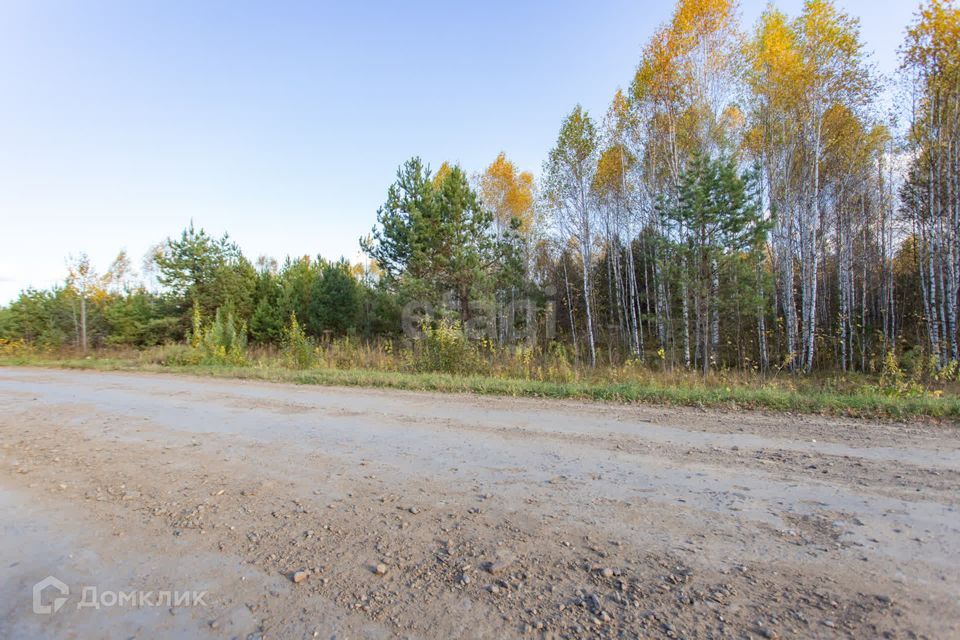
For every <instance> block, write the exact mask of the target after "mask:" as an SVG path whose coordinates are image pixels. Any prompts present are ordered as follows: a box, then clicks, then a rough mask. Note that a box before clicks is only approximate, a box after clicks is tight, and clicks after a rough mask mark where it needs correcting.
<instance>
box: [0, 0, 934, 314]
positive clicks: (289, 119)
mask: <svg viewBox="0 0 960 640" xmlns="http://www.w3.org/2000/svg"><path fill="white" fill-rule="evenodd" d="M838 2H839V4H840V6H842V7H844V8H845V9H846V10H848V11H849V12H850V13H852V14H854V15H856V16H859V17H860V18H861V20H862V32H863V37H864V40H865V41H866V43H867V48H868V49H869V50H871V51H873V52H875V54H876V55H875V57H874V61H875V62H876V64H877V66H878V68H879V69H880V70H881V71H891V70H892V69H893V68H894V66H895V64H896V62H895V51H896V48H897V46H898V45H899V43H900V41H901V39H902V33H903V29H904V27H905V25H906V24H907V23H908V22H909V20H910V18H911V14H912V13H913V11H914V10H915V7H916V2H914V0H838ZM338 4H339V5H341V6H332V5H333V3H330V5H331V6H325V4H324V3H321V2H319V1H317V2H282V1H278V2H266V1H262V2H243V1H206V0H190V1H174V0H165V1H162V2H155V1H149V0H115V1H110V2H105V1H85V2H78V1H73V0H71V1H62V2H54V1H49V0H3V2H2V3H0V304H3V303H5V302H7V301H9V300H10V299H11V298H13V297H14V295H15V294H16V293H17V291H19V290H20V289H21V288H23V287H26V286H28V285H33V286H37V287H46V286H49V285H51V284H53V283H54V282H56V281H58V280H61V279H62V277H63V275H64V272H65V269H64V259H65V257H66V256H67V254H70V253H77V252H80V251H86V252H87V253H89V254H90V256H91V258H93V260H94V262H95V263H96V265H97V267H98V268H100V269H103V268H105V267H106V266H107V264H108V263H109V262H110V260H111V259H112V258H113V256H114V255H116V253H117V251H118V250H119V249H121V248H123V249H126V250H127V251H128V252H129V253H130V255H131V258H132V259H133V261H134V263H135V265H136V266H139V263H140V260H141V257H142V256H143V254H144V253H145V252H146V250H147V249H148V247H149V246H150V245H152V244H154V243H156V242H159V241H160V240H162V239H163V238H165V237H166V236H167V235H171V234H176V233H178V232H179V230H180V229H182V228H183V227H184V226H185V225H186V224H187V223H188V222H189V221H190V219H191V218H192V219H193V220H194V221H195V222H196V223H197V224H198V225H201V226H203V227H205V228H206V229H208V230H209V231H211V232H213V233H215V234H220V233H222V232H223V231H225V230H226V231H229V232H230V233H231V235H232V236H233V237H234V238H235V239H236V240H237V241H238V242H239V243H240V244H241V246H242V247H243V249H244V251H245V252H246V253H247V255H248V256H249V257H250V258H251V259H255V258H256V257H257V256H258V255H260V254H267V255H272V256H275V257H277V258H282V257H283V256H284V255H286V254H291V255H304V254H311V255H315V254H317V253H321V254H323V255H324V256H327V257H331V258H335V257H339V256H340V255H345V256H346V257H348V258H351V257H353V256H354V255H355V254H356V252H357V239H358V237H359V236H360V235H362V234H365V233H367V232H368V231H369V229H370V227H371V226H372V224H373V222H374V217H375V212H376V209H377V207H378V206H379V205H380V204H381V203H382V202H383V199H384V195H385V192H386V188H387V186H388V185H389V184H390V182H391V181H392V180H393V177H394V173H395V171H396V168H397V165H398V164H400V163H401V162H402V161H404V160H405V159H407V158H409V157H410V156H412V155H420V156H421V157H423V158H424V160H426V161H427V162H429V163H431V164H432V165H433V166H437V165H439V164H440V162H442V161H443V160H453V161H457V162H460V163H461V164H462V165H463V166H464V167H465V168H466V169H467V170H468V171H471V172H473V171H477V170H480V169H482V168H483V167H484V166H485V165H486V164H488V163H489V162H490V161H491V160H493V158H494V157H495V156H496V154H497V153H498V152H499V151H501V150H503V151H505V152H506V153H507V155H508V156H509V157H510V158H511V159H513V160H515V161H516V162H518V163H519V164H520V166H521V167H523V168H525V169H530V170H533V171H535V172H537V171H538V170H539V168H540V165H541V162H542V160H543V158H544V157H545V155H546V152H547V151H548V149H549V148H550V146H551V145H552V143H553V142H554V139H555V136H556V133H557V129H558V127H559V123H560V120H561V118H562V117H563V116H564V115H565V113H567V112H568V111H569V110H570V109H571V108H572V107H573V105H574V104H576V103H577V102H580V103H582V104H583V105H584V106H585V107H586V108H588V109H589V110H591V111H592V112H594V113H595V114H596V115H597V116H600V115H602V113H603V112H604V111H605V109H606V107H607V104H608V102H609V100H610V98H611V96H612V95H613V92H614V91H615V90H616V88H617V87H618V86H626V85H627V84H629V81H630V78H631V75H632V71H633V69H634V68H635V66H636V64H637V62H638V60H639V57H640V51H641V49H642V47H643V44H644V43H645V42H646V40H647V39H648V38H649V36H650V35H651V33H652V32H653V31H654V30H655V28H656V27H657V26H658V25H659V24H661V23H662V22H663V21H665V20H666V19H667V18H668V16H669V14H670V13H671V12H672V9H673V3H672V1H670V2H668V1H666V0H660V1H654V0H647V1H643V0H632V1H630V2H627V1H621V0H614V1H607V2H604V1H602V0H595V1H592V2H586V1H580V2H568V1H563V2H560V1H556V0H554V1H536V2H504V1H499V0H497V1H489V2H482V3H480V2H476V3H462V2H450V1H449V0H448V1H446V2H416V1H415V0H412V1H411V2H373V1H371V2H362V3H349V4H350V5H352V6H346V5H347V4H348V3H338ZM765 4H766V2H765V0H742V13H743V16H744V21H745V23H746V24H752V23H753V21H754V20H755V18H756V16H757V15H759V13H760V11H761V10H762V9H763V7H764V6H765ZM800 4H801V0H780V2H778V3H777V5H778V6H779V7H781V8H782V9H783V10H785V11H787V12H788V13H790V14H795V13H796V12H797V10H798V8H799V6H800Z"/></svg>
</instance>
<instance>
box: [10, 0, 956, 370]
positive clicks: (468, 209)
mask: <svg viewBox="0 0 960 640" xmlns="http://www.w3.org/2000/svg"><path fill="white" fill-rule="evenodd" d="M905 26H906V31H905V38H904V41H903V43H902V44H901V46H900V49H899V56H900V66H899V68H898V70H897V73H896V74H895V76H894V77H890V78H882V77H880V76H879V75H878V74H877V73H876V72H875V71H874V69H873V67H872V66H871V64H870V60H869V57H868V56H867V54H866V52H865V51H864V45H863V42H862V40H861V38H860V33H859V24H858V21H857V20H856V18H855V17H853V16H851V15H849V14H847V13H845V12H844V11H843V10H842V9H841V8H840V7H839V6H838V5H837V4H836V3H835V2H833V1H831V0H807V2H805V3H804V5H803V7H802V9H801V11H800V13H799V15H796V16H792V17H791V16H787V15H785V14H784V13H782V12H781V11H779V10H778V9H776V8H775V7H774V6H773V5H771V6H769V7H768V8H767V9H766V11H765V12H764V13H763V14H762V16H761V17H760V18H759V20H758V22H757V23H756V24H754V25H751V26H750V27H749V28H745V27H744V26H743V25H742V24H741V23H740V21H739V12H738V7H737V4H736V2H735V0H680V1H679V2H678V3H677V5H676V8H675V11H674V13H673V15H672V17H671V19H670V20H669V21H668V22H667V23H666V24H664V25H662V26H661V28H659V29H658V30H657V32H656V33H655V34H654V35H653V37H652V38H651V39H650V41H649V42H648V43H647V44H646V46H645V47H644V49H643V53H642V56H641V60H640V61H639V64H638V66H637V68H636V72H635V74H634V76H633V78H632V79H630V82H629V83H628V84H627V85H626V87H625V88H623V89H620V90H617V91H616V92H615V94H614V96H613V98H612V100H611V103H610V106H609V108H608V109H607V111H606V112H605V113H604V114H603V116H602V118H599V119H596V118H594V116H592V115H591V114H590V113H588V112H587V111H586V110H585V109H583V108H582V107H581V106H576V107H575V108H574V109H573V110H572V111H571V112H570V113H569V115H568V116H567V117H566V118H564V120H563V122H562V123H561V126H560V130H559V133H558V136H557V140H556V143H555V145H554V147H553V148H552V149H551V150H550V151H549V153H548V155H547V158H546V160H545V162H544V165H543V168H542V172H541V176H540V180H539V181H536V180H535V179H534V176H533V174H532V173H530V172H527V171H521V170H520V169H519V168H518V167H516V165H515V164H514V163H513V162H511V161H510V160H509V159H507V157H506V156H505V155H504V154H500V155H499V156H498V157H497V158H496V159H495V160H494V161H493V162H492V163H491V164H490V165H489V166H488V167H486V168H485V169H484V170H483V171H481V172H480V173H478V174H476V175H469V174H468V173H467V172H466V170H465V169H464V168H462V167H460V166H456V165H451V164H448V163H443V164H442V165H440V166H439V167H438V168H437V170H436V171H432V170H431V169H430V167H428V166H427V165H426V164H425V163H424V162H423V161H421V160H420V159H419V158H413V159H411V160H409V161H407V162H406V163H404V164H403V165H402V166H401V167H400V169H399V170H398V173H397V177H396V181H395V182H394V184H393V185H391V186H390V187H389V189H388V192H387V197H386V199H385V202H384V204H383V206H382V207H381V208H380V209H379V210H378V211H377V215H376V224H375V226H374V227H373V229H372V230H371V233H370V235H369V236H367V237H365V238H363V239H362V240H361V247H362V248H363V250H364V252H365V253H366V255H367V256H368V258H369V259H366V260H362V261H360V263H359V264H350V263H348V262H346V261H344V260H342V259H341V260H340V261H335V262H331V261H327V260H324V259H322V258H319V257H318V258H315V259H313V258H306V257H303V258H287V259H286V260H285V261H284V262H283V263H282V264H278V263H277V262H276V261H273V260H271V259H267V258H260V259H258V260H257V261H256V263H252V262H251V261H250V260H248V259H247V258H246V257H245V256H244V255H243V253H242V252H241V250H240V248H239V247H237V246H236V244H234V243H233V242H232V241H231V240H230V239H229V237H227V236H224V237H223V238H219V239H216V238H213V237H210V236H209V235H207V234H206V233H205V232H204V231H203V230H199V229H196V228H194V227H193V226H192V225H191V227H189V228H188V229H186V230H184V231H183V233H182V234H181V235H180V236H179V237H176V238H170V239H168V240H167V241H165V242H164V243H162V244H161V245H159V246H158V247H157V248H156V250H155V251H154V252H153V253H152V254H151V256H149V258H148V260H147V266H148V270H149V271H150V272H151V273H152V274H153V276H154V278H155V281H156V283H157V284H158V285H159V286H157V287H154V288H149V287H147V286H145V285H143V284H142V283H140V284H137V283H136V282H134V281H133V280H131V279H130V277H129V272H130V267H129V261H128V260H127V259H126V257H125V256H123V255H121V256H120V257H119V258H118V260H117V261H115V263H114V264H113V265H112V266H111V267H110V268H109V269H108V270H107V271H106V272H105V275H97V274H95V273H94V270H93V269H92V268H91V266H90V264H89V261H87V260H84V259H83V258H82V257H81V258H80V259H77V260H74V261H73V262H72V268H71V270H70V273H69V276H68V278H67V280H66V282H65V283H64V285H62V286H59V287H55V288H53V289H51V290H47V291H37V290H28V291H24V292H23V293H22V294H21V295H20V297H19V298H18V299H17V300H15V301H14V302H13V303H12V304H11V305H9V306H8V307H6V308H4V309H2V310H0V337H4V338H5V339H8V340H23V341H25V342H28V343H35V344H39V345H49V346H53V347H56V346H64V345H76V346H83V345H87V344H88V343H89V344H92V345H94V346H102V345H109V344H128V345H135V346H149V345H153V344H162V343H165V342H171V341H182V340H184V339H185V337H186V336H188V335H189V334H190V332H191V327H192V324H193V321H194V317H195V316H196V315H197V314H200V316H201V317H206V318H212V317H214V316H215V315H216V313H217V310H221V312H222V313H229V314H230V315H231V317H233V318H236V319H237V321H238V322H239V323H240V324H241V326H242V329H241V330H242V332H243V333H244V335H245V336H247V337H248V338H249V339H250V340H251V341H252V342H254V343H262V344H278V343H281V342H283V341H284V339H285V335H286V334H287V333H288V332H289V331H290V326H291V319H292V318H295V319H296V326H297V330H302V331H304V332H305V333H306V335H308V336H312V337H314V338H316V339H322V338H324V337H327V336H342V335H352V336H357V337H358V338H374V337H381V338H387V339H391V340H403V339H409V336H406V337H405V336H404V334H403V328H404V322H405V320H404V318H405V317H406V315H409V312H410V310H411V309H412V308H413V307H416V310H417V313H418V314H419V315H417V316H416V318H417V322H427V323H437V322H443V323H449V324H450V326H454V327H456V328H458V329H459V330H463V331H468V330H469V331H472V332H473V333H470V334H469V335H471V337H473V338H476V339H478V340H479V339H482V340H485V341H490V342H492V343H495V344H497V345H499V346H502V347H510V346H511V345H516V344H519V341H520V337H519V336H520V335H521V334H522V335H523V336H524V339H525V340H527V342H525V344H526V345H527V346H529V339H530V337H531V336H532V338H533V345H534V348H535V349H537V350H539V351H540V352H541V353H545V352H547V351H548V350H550V349H552V348H553V346H555V345H562V346H563V349H564V351H565V352H569V354H570V359H571V360H574V361H576V362H577V363H579V364H582V365H584V366H596V365H598V364H603V363H613V364H619V363H623V362H626V361H635V362H641V361H642V362H647V363H649V364H656V365H657V366H662V367H677V368H687V369H692V370H699V371H703V372H708V371H710V370H713V369H724V368H738V369H748V370H756V371H763V372H766V371H771V370H780V369H786V370H791V371H796V372H811V371H814V370H840V371H865V372H869V371H875V370H877V369H878V368H879V365H880V363H882V361H883V359H884V358H885V357H886V356H887V355H888V354H891V353H895V354H898V355H899V356H900V357H904V358H911V359H913V360H915V361H917V362H921V363H922V364H923V366H929V367H932V368H935V369H940V368H942V367H944V366H947V365H948V364H950V363H952V362H956V361H958V360H960V344H958V338H960V336H958V332H960V327H958V318H957V307H958V302H960V177H958V176H960V9H958V7H957V5H956V3H955V2H953V1H952V0H926V1H925V2H923V3H922V4H921V5H920V6H919V7H918V10H917V13H916V15H915V18H914V21H913V23H912V24H910V25H905ZM890 95H893V96H895V100H894V102H893V104H895V105H896V106H895V107H893V106H890V105H888V106H887V108H885V105H884V97H885V96H890ZM518 309H522V310H523V312H518ZM531 309H532V313H531V312H530V310H531Z"/></svg>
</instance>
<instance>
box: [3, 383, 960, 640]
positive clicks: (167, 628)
mask: <svg viewBox="0 0 960 640" xmlns="http://www.w3.org/2000/svg"><path fill="white" fill-rule="evenodd" d="M0 447H2V448H0V514H2V532H3V535H2V537H0V567H2V572H3V573H2V575H3V580H2V582H0V638H31V639H32V638H43V637H55V638H94V637H107V638H131V637H139V638H160V637H178V638H179V637H189V638H232V637H239V638H247V637H254V638H259V637H264V638H302V637H319V638H332V637H336V638H389V637H396V636H400V637H412V638H417V637H419V638H444V639H446V638H454V637H478V638H479V637H485V638H502V637H519V636H526V637H558V638H559V637H577V638H580V637H637V636H640V637H653V638H656V637H671V638H701V637H702V638H711V637H712V638H728V637H737V638H739V637H757V638H764V637H765V638H776V637H783V638H786V637H799V638H809V637H824V638H828V637H865V638H874V637H885V636H887V637H904V638H908V637H930V638H957V637H960V512H958V504H960V430H958V429H957V428H954V427H948V426H924V425H905V424H874V423H867V422H854V421H837V420H824V419H820V418H815V417H789V416H769V415H762V414H756V413H714V412H699V411H695V410H676V409H665V408H653V407H620V406H599V405H588V404H582V403H573V402H541V401H536V400H512V399H502V398H477V397H468V396H451V395H433V394H422V393H400V392H386V391H367V390H358V389H333V388H317V387H296V386H290V385H271V384H264V383H250V382H240V381H231V380H216V381H214V380H200V379H195V378H188V377H175V376H158V375H134V374H113V373H110V374H107V373H92V372H67V371H46V370H38V369H0ZM47 576H54V577H56V578H57V579H58V580H60V581H62V583H63V584H64V585H65V586H66V587H67V588H68V589H69V594H67V595H65V596H64V597H65V598H66V600H65V601H63V606H62V607H60V609H59V611H56V612H51V613H34V611H33V608H32V605H33V601H32V588H33V586H34V584H35V583H37V582H38V581H39V580H41V579H43V578H45V577H47ZM94 591H96V594H95V595H94ZM145 593H146V594H150V595H147V596H144V594H145ZM184 593H186V594H188V595H189V596H190V597H189V600H190V601H189V602H186V603H185V602H184V600H183V599H180V598H181V596H182V595H183V594H184ZM58 595H59V594H57V593H51V589H46V590H45V591H44V592H43V593H41V594H40V598H41V605H43V604H47V605H50V604H51V603H52V602H53V600H54V596H58ZM198 595H199V602H195V601H194V599H195V597H196V596H198ZM178 599H179V602H178ZM94 603H95V604H96V605H97V606H86V605H93V604H94Z"/></svg>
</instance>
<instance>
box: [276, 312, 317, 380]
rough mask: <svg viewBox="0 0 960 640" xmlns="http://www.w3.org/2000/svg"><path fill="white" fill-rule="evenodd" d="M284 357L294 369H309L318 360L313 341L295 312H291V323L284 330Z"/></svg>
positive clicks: (286, 362) (287, 363) (285, 361)
mask: <svg viewBox="0 0 960 640" xmlns="http://www.w3.org/2000/svg"><path fill="white" fill-rule="evenodd" d="M283 359H284V363H285V364H286V365H287V366H288V367H292V368H294V369H309V368H310V367H312V366H313V365H314V364H316V361H317V357H316V349H315V347H314V344H313V341H312V340H311V339H310V338H308V337H307V334H306V333H304V331H303V326H302V325H301V324H300V323H299V322H297V314H296V313H294V312H291V313H290V324H289V325H287V328H286V329H285V330H284V336H283Z"/></svg>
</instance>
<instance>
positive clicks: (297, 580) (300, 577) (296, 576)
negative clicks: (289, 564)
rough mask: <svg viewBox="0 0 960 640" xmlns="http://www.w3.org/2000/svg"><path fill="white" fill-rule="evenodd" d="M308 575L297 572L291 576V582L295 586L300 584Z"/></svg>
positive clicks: (303, 572) (304, 572)
mask: <svg viewBox="0 0 960 640" xmlns="http://www.w3.org/2000/svg"><path fill="white" fill-rule="evenodd" d="M308 575H309V574H308V573H307V572H306V571H297V572H295V573H294V574H293V581H294V582H295V583H297V584H300V583H301V582H303V581H304V580H306V579H307V576H308Z"/></svg>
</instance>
